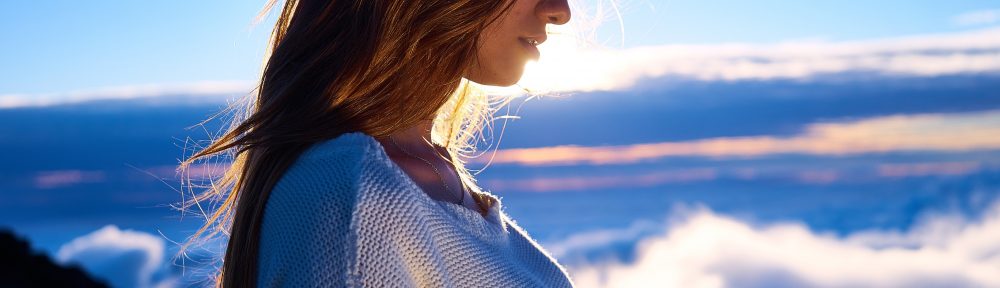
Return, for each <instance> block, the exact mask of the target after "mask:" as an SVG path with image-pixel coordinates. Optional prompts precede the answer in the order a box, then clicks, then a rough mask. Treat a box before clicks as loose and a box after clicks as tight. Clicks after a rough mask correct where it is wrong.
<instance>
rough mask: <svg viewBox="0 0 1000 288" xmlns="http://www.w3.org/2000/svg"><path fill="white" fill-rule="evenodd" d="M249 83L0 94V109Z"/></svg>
mask: <svg viewBox="0 0 1000 288" xmlns="http://www.w3.org/2000/svg"><path fill="white" fill-rule="evenodd" d="M252 88H253V85H252V84H251V83H249V82H245V81H202V82H194V83H180V84H146V85H132V86H118V87H104V88H97V89H89V90H78V91H70V92H56V93H40V94H28V93H14V94H0V109H3V108H17V107H39V106H52V105H62V104H74V103H81V102H88V101H94V100H126V99H139V98H156V97H163V96H195V97H197V96H206V97H210V98H213V99H224V98H221V97H220V96H223V97H230V96H233V95H243V94H245V93H249V92H250V91H251V89H252Z"/></svg>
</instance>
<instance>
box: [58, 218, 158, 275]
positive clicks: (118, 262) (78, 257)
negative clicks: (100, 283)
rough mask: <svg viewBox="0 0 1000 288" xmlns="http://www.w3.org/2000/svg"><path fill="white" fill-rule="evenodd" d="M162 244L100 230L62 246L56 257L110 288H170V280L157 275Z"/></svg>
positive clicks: (114, 228) (134, 234) (144, 235)
mask: <svg viewBox="0 0 1000 288" xmlns="http://www.w3.org/2000/svg"><path fill="white" fill-rule="evenodd" d="M164 245H165V244H164V241H163V239H161V238H160V237H157V236H154V235H151V234H148V233H144V232H138V231H131V230H119V229H118V227H117V226H114V225H108V226H104V228H101V229H99V230H97V231H94V232H92V233H90V234H87V235H84V236H80V237H78V238H76V239H73V241H70V242H69V243H66V244H64V245H63V246H62V247H60V248H59V251H58V252H57V253H56V259H57V260H58V261H59V262H60V263H63V264H68V263H78V264H79V265H80V266H82V267H83V268H84V269H85V270H86V271H87V272H88V273H89V274H91V275H93V276H95V277H97V278H99V279H103V280H105V281H107V283H109V284H110V285H111V286H112V287H170V286H173V285H174V284H175V283H174V282H175V280H174V279H169V278H168V279H157V278H164V277H162V276H161V275H157V273H158V272H159V270H160V269H161V268H162V267H163V264H164V258H163V253H164V248H165V246H164Z"/></svg>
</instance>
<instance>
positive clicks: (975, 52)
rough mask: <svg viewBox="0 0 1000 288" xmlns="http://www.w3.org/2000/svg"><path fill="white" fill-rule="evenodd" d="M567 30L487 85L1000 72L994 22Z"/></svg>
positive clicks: (71, 98) (594, 85)
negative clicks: (663, 33)
mask: <svg viewBox="0 0 1000 288" xmlns="http://www.w3.org/2000/svg"><path fill="white" fill-rule="evenodd" d="M987 13H995V11H993V12H981V13H979V14H975V15H972V14H970V16H967V17H965V18H968V19H972V20H961V21H966V22H968V21H980V22H982V21H984V19H986V18H988V17H993V16H991V15H993V14H989V15H987ZM960 18H961V17H960ZM965 18H962V19H965ZM976 19H978V20H976ZM956 21H959V20H956ZM991 21H992V20H991ZM568 35H572V33H563V34H559V33H557V34H553V35H551V37H550V38H549V41H548V42H546V43H545V44H542V45H541V46H539V48H540V49H541V50H542V59H541V61H540V62H538V63H529V67H528V69H527V71H526V72H525V75H524V78H522V81H521V82H520V85H519V87H517V88H513V89H489V90H490V91H492V92H496V93H502V94H518V93H520V91H522V90H521V88H526V89H528V90H533V91H537V92H546V91H583V92H585V91H598V90H622V89H628V88H630V87H633V86H634V85H635V84H637V83H638V82H639V81H642V80H643V79H653V78H663V77H670V78H678V79H694V80H702V81H733V80H774V79H797V80H810V79H816V78H821V77H823V76H825V75H832V74H844V73H861V74H863V75H868V73H873V74H876V75H890V76H917V77H925V76H939V75H952V74H966V73H985V72H990V73H993V72H1000V27H995V28H989V29H983V30H975V31H967V32H959V33H948V34H933V35H920V36H911V37H896V38H886V39H874V40H863V41H844V42H826V41H799V42H782V43H771V44H745V43H731V44H705V45H696V44H693V45H664V46H646V47H636V48H629V49H619V50H582V49H580V48H579V47H580V45H577V44H576V43H575V42H574V41H573V40H572V39H571V38H570V37H568ZM252 88H253V83H252V82H247V81H206V82H196V83H187V84H183V83H182V84H154V85H136V86H123V87H108V88H101V89H93V90H85V91H71V92H64V93H43V94H0V109H2V108H15V107H32V106H50V105H59V104H68V103H78V102H85V101H90V100H103V99H133V98H153V97H157V96H168V95H219V94H229V96H232V95H235V94H239V95H242V94H244V93H249V92H250V91H251V89H252ZM4 92H5V91H4ZM0 93H3V92H0Z"/></svg>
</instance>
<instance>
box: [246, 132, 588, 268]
mask: <svg viewBox="0 0 1000 288" xmlns="http://www.w3.org/2000/svg"><path fill="white" fill-rule="evenodd" d="M486 195H487V196H488V197H492V198H493V200H496V201H493V203H494V204H493V206H492V207H490V210H489V213H488V215H487V216H486V217H485V218H484V217H483V216H482V214H480V213H479V212H476V211H473V210H471V209H469V208H467V207H465V206H461V205H458V204H455V203H449V202H442V201H437V200H433V199H431V198H430V197H429V196H427V194H425V193H424V192H423V191H422V190H420V188H419V187H418V186H417V185H416V184H415V183H414V182H413V180H411V179H410V178H409V176H407V175H406V174H405V172H403V171H402V170H401V169H400V168H399V166H396V164H395V163H394V162H392V160H390V159H389V157H388V156H387V155H386V154H385V150H383V148H382V146H381V145H380V144H379V142H378V141H376V140H375V139H374V138H372V137H371V136H368V135H366V134H363V133H357V132H356V133H348V134H344V135H341V136H339V137H337V138H335V139H332V140H328V141H325V142H321V143H317V144H316V145H314V146H312V147H311V148H309V149H308V150H307V151H305V152H304V153H303V154H302V155H301V156H300V157H299V159H298V160H297V161H296V162H295V164H293V165H292V166H291V167H290V168H289V169H288V171H287V172H286V173H285V175H284V176H283V177H282V179H281V180H280V181H279V182H278V184H277V185H276V186H275V187H274V190H273V191H272V192H271V196H270V198H269V199H268V201H267V206H266V208H265V212H264V222H263V224H262V227H261V229H262V230H261V235H260V250H259V253H260V256H259V260H258V261H259V262H258V265H259V266H258V268H259V269H258V271H259V275H258V276H259V277H258V282H257V283H258V285H260V286H262V287H345V286H346V287H571V286H572V282H571V281H570V279H569V277H568V275H567V274H566V271H565V270H564V269H563V268H562V267H561V266H560V265H559V264H558V263H557V262H556V261H555V259H553V258H552V257H551V256H549V255H548V253H546V252H545V251H544V250H543V249H542V247H541V246H539V245H538V244H537V243H536V242H535V241H534V240H532V239H531V238H530V237H529V236H528V235H527V234H526V233H525V232H524V230H523V229H521V228H520V227H518V226H517V225H516V224H515V223H514V222H513V221H512V220H511V219H510V218H508V217H507V215H506V214H504V213H503V212H502V211H501V205H500V201H499V199H497V198H496V197H495V196H493V195H489V194H486Z"/></svg>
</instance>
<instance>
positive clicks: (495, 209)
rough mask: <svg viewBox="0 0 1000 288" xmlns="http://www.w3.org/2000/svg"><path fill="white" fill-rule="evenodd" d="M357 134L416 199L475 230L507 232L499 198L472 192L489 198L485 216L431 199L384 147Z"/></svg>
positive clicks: (365, 136)
mask: <svg viewBox="0 0 1000 288" xmlns="http://www.w3.org/2000/svg"><path fill="white" fill-rule="evenodd" d="M357 134H360V135H361V136H363V137H364V138H366V140H367V141H369V142H370V143H371V144H373V145H375V146H376V147H378V148H379V149H377V153H379V155H378V157H379V158H381V159H382V160H383V161H384V162H387V163H386V164H387V165H389V166H390V167H392V169H393V170H394V172H395V173H397V175H401V178H403V181H404V182H405V183H406V185H408V186H410V188H411V190H414V191H417V192H419V193H415V194H419V195H417V197H420V198H422V200H426V201H431V202H432V203H436V204H438V206H440V207H441V208H442V209H443V210H445V211H447V212H449V213H448V214H450V215H452V216H455V217H457V218H459V219H461V220H463V221H464V222H466V223H469V224H472V225H473V226H475V227H476V230H480V231H483V230H496V229H499V231H497V232H503V233H506V232H507V225H506V223H504V220H503V217H502V216H501V214H502V213H501V211H500V210H501V207H502V205H501V202H500V200H499V198H498V197H496V196H495V195H492V194H490V193H488V192H485V191H479V192H473V193H480V194H481V195H482V196H485V197H488V198H491V201H490V206H489V208H488V210H487V213H486V215H483V214H482V213H480V212H479V211H475V210H473V209H470V208H469V207H466V206H465V205H461V204H458V203H451V202H447V201H440V200H437V199H433V198H431V197H430V195H427V193H426V192H424V190H423V189H421V188H420V186H419V185H417V183H416V182H415V181H414V180H413V179H412V178H411V177H410V176H409V175H408V174H406V172H405V171H403V168H401V167H399V165H397V164H396V162H393V161H392V159H390V158H389V155H388V154H387V153H386V152H385V147H383V146H382V144H381V143H379V142H378V140H376V139H375V138H374V137H372V136H371V135H368V134H366V133H363V132H357Z"/></svg>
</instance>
